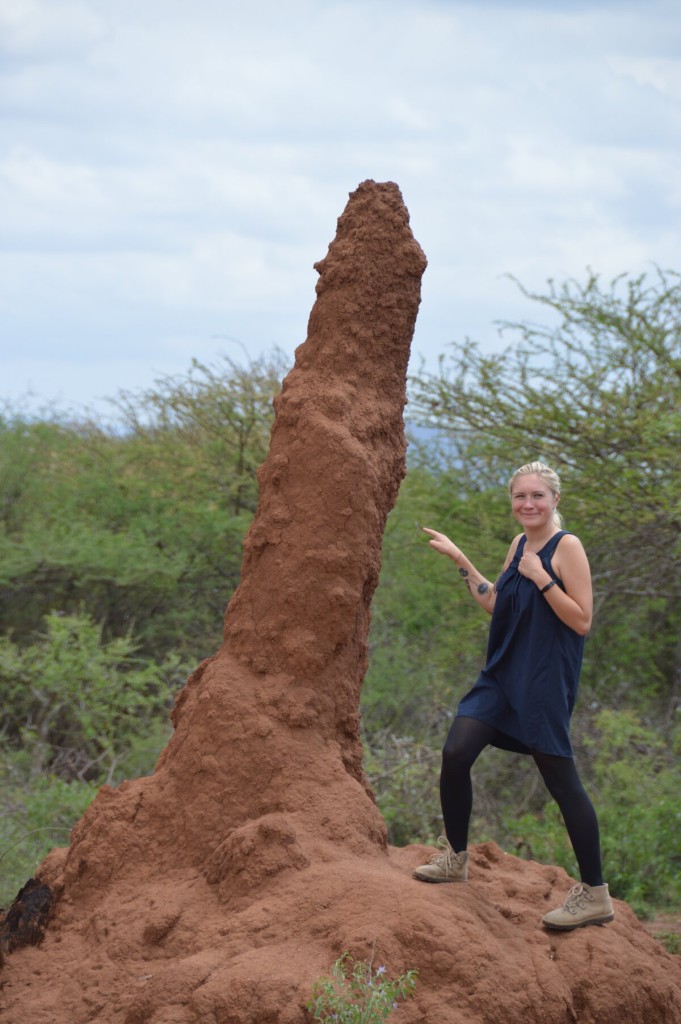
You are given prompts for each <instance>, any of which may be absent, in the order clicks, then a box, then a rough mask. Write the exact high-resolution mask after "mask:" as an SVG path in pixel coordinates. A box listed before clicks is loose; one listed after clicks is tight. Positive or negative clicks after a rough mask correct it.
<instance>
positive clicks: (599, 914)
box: [542, 883, 615, 931]
mask: <svg viewBox="0 0 681 1024" xmlns="http://www.w3.org/2000/svg"><path fill="white" fill-rule="evenodd" d="M614 919H615V912H614V910H613V909H612V902H611V900H610V896H609V894H608V887H607V885H583V884H581V883H580V884H578V885H573V887H572V888H571V889H570V892H569V893H568V897H567V899H566V901H565V903H564V904H563V906H562V907H561V908H560V910H550V911H549V913H548V914H546V915H545V917H544V918H543V919H542V923H543V924H544V925H545V926H546V927H547V928H557V929H559V930H560V931H570V930H571V929H572V928H582V927H583V926H584V925H585V924H605V923H606V921H614Z"/></svg>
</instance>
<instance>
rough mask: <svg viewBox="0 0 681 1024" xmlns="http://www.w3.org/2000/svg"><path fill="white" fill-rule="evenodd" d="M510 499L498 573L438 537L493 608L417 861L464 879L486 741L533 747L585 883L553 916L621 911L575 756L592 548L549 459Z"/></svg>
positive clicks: (553, 920) (555, 921) (577, 918)
mask: <svg viewBox="0 0 681 1024" xmlns="http://www.w3.org/2000/svg"><path fill="white" fill-rule="evenodd" d="M509 492H510V497H511V509H512V512H513V515H514V517H515V519H516V520H517V521H518V523H519V524H520V526H521V527H522V531H523V532H522V533H520V534H518V535H517V536H516V537H515V538H514V540H513V542H512V544H511V546H510V548H509V550H508V554H507V556H506V561H505V562H504V566H503V569H502V571H501V575H500V576H499V578H498V579H497V581H496V583H495V584H494V585H492V584H491V583H490V582H489V581H488V580H486V579H485V578H484V576H482V575H481V574H480V573H479V572H478V570H477V569H476V568H475V566H474V565H473V563H472V562H471V561H470V560H469V559H468V558H467V557H466V556H465V555H464V554H463V552H462V551H460V550H459V548H458V547H457V546H456V545H455V544H454V543H453V542H452V541H451V540H450V539H449V538H448V537H446V536H445V535H444V534H443V533H438V532H437V531H436V530H430V529H427V528H424V529H425V532H426V533H427V534H428V535H429V536H430V538H431V540H430V546H431V547H432V548H434V549H435V551H438V552H439V553H440V554H443V555H446V556H447V557H448V558H451V559H452V561H454V562H455V563H456V565H457V566H458V569H459V574H460V575H461V577H462V578H463V580H464V581H465V583H466V584H467V586H468V589H469V590H470V593H471V594H472V595H473V597H474V598H475V600H476V601H477V602H478V604H479V605H480V606H481V607H482V608H484V609H485V611H487V612H489V613H490V614H491V616H492V623H491V626H490V634H489V642H488V647H487V664H486V665H485V667H484V668H483V670H482V672H481V673H480V676H479V677H478V680H477V682H476V684H475V686H474V687H473V689H472V690H470V692H469V693H467V694H466V696H465V697H464V698H463V700H462V701H461V703H460V704H459V707H458V710H457V714H456V718H455V719H454V723H453V725H452V727H451V729H450V732H449V735H448V737H447V740H446V743H445V746H444V749H443V752H442V771H441V775H440V799H441V803H442V814H443V818H444V824H445V832H446V837H445V836H443V837H441V839H440V840H439V842H440V844H441V845H442V846H443V847H444V852H443V853H441V854H437V855H436V856H435V857H433V859H432V860H431V862H430V863H429V864H425V865H423V866H422V867H419V868H417V869H416V870H415V872H414V875H415V877H416V878H418V879H420V880H421V881H424V882H465V881H466V878H467V867H468V865H467V860H468V853H467V852H466V848H467V845H468V824H469V821H470V816H471V808H472V802H473V790H472V785H471V775H470V772H471V768H472V766H473V764H474V762H475V760H476V759H477V757H478V755H479V754H480V753H481V752H482V750H483V749H484V748H485V747H486V746H487V745H488V744H489V745H492V746H495V747H501V748H503V749H504V750H513V751H517V752H519V753H523V754H531V755H532V757H533V758H534V761H535V763H536V765H537V767H538V769H539V771H540V772H541V775H542V778H543V780H544V782H545V784H546V786H547V789H548V790H549V793H550V794H551V795H552V796H553V798H554V799H555V800H556V802H557V804H558V806H559V808H560V811H561V813H562V815H563V820H564V822H565V826H566V828H567V832H568V835H569V837H570V841H571V843H572V847H573V849H574V852H575V857H576V858H577V863H578V865H579V870H580V877H581V884H580V885H575V886H574V887H573V888H572V889H571V890H570V892H569V894H568V898H567V900H566V902H565V904H564V906H563V907H561V908H559V909H557V910H552V911H551V912H550V913H548V914H546V916H545V917H544V919H543V923H544V924H545V925H546V926H547V927H549V928H558V929H571V928H578V927H580V926H582V925H587V924H603V923H604V922H605V921H612V920H613V918H614V913H613V908H612V903H611V901H610V896H609V894H608V887H607V885H605V884H604V883H603V877H602V874H601V855H600V840H599V832H598V820H597V818H596V813H595V811H594V809H593V806H592V804H591V801H590V800H589V797H588V796H587V794H586V792H585V790H584V788H583V786H582V784H581V782H580V779H579V776H578V774H577V770H576V768H575V764H574V761H573V756H572V745H571V743H570V734H569V727H570V715H571V714H572V709H573V707H574V702H575V697H576V695H577V686H578V682H579V672H580V668H581V663H582V653H583V649H584V637H585V636H586V634H587V633H588V631H589V628H590V626H591V614H592V592H591V573H590V570H589V563H588V560H587V557H586V553H585V551H584V548H583V547H582V545H581V543H580V541H579V540H578V539H577V537H575V536H574V535H573V534H571V533H567V532H566V531H565V530H563V529H562V522H561V518H560V516H559V514H558V511H557V506H558V502H559V500H560V481H559V479H558V476H557V474H556V473H554V472H553V470H551V469H549V468H548V467H547V466H545V465H543V463H541V462H531V463H528V464H527V465H526V466H521V468H520V469H518V470H516V472H515V473H514V474H513V476H512V477H511V480H510V483H509Z"/></svg>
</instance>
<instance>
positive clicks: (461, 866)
mask: <svg viewBox="0 0 681 1024" xmlns="http://www.w3.org/2000/svg"><path fill="white" fill-rule="evenodd" d="M437 845H438V846H441V847H442V848H443V850H444V853H436V854H435V856H434V857H431V858H430V863H429V864H422V865H421V867H420V868H416V870H415V871H414V873H413V874H414V878H418V879H419V881H421V882H465V881H466V880H467V878H468V853H467V852H466V851H465V850H463V851H462V852H461V853H454V850H453V849H452V848H451V846H450V845H449V842H448V840H447V837H446V836H440V838H439V839H438V841H437Z"/></svg>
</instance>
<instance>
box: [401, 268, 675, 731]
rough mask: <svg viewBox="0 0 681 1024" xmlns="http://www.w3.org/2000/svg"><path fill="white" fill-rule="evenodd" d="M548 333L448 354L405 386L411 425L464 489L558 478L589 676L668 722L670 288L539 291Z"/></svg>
mask: <svg viewBox="0 0 681 1024" xmlns="http://www.w3.org/2000/svg"><path fill="white" fill-rule="evenodd" d="M521 290H523V292H524V294H526V295H527V297H528V299H530V300H531V301H533V302H534V303H536V304H538V305H539V306H541V307H542V309H543V311H544V314H545V315H547V316H548V319H549V324H548V325H542V324H538V323H532V322H525V323H504V324H503V325H502V327H503V329H504V331H505V332H510V333H512V334H513V336H514V341H513V343H512V344H511V345H510V346H509V347H507V348H506V350H505V351H504V352H502V353H500V354H493V355H485V354H483V353H482V352H481V350H480V348H479V347H478V346H477V345H474V344H470V343H466V344H460V345H456V346H454V347H453V352H452V354H451V356H450V357H449V358H444V357H443V358H442V359H441V361H440V365H439V369H438V371H437V372H436V373H426V372H421V373H420V374H418V375H417V376H416V377H415V378H414V379H413V380H412V385H411V405H410V410H411V413H412V415H414V414H416V416H417V418H418V419H419V421H420V422H421V423H423V424H425V425H428V426H430V427H435V428H437V430H438V431H439V433H440V434H441V435H446V436H447V437H448V439H449V441H450V458H451V459H452V460H453V461H454V462H455V463H456V464H457V466H458V467H459V473H460V479H461V481H462V486H463V487H464V488H479V487H483V488H484V487H487V486H498V485H499V484H500V483H501V482H502V481H505V480H507V479H508V476H509V474H510V472H511V471H512V470H513V469H514V468H515V467H516V466H518V465H521V464H523V463H525V462H527V461H529V460H530V459H535V458H540V459H543V460H544V461H546V462H548V463H549V464H550V465H553V466H554V467H555V468H556V469H557V470H558V471H559V472H560V473H561V475H562V477H563V482H564V488H565V495H564V501H563V505H562V509H563V512H564V515H565V517H566V520H567V525H568V526H569V527H570V528H572V529H574V530H575V532H578V533H579V534H580V536H581V537H582V539H583V541H584V543H585V545H586V547H587V550H588V553H589V556H590V559H591V562H592V568H593V571H594V590H595V598H596V617H595V625H596V627H597V628H595V629H594V632H593V636H592V638H591V639H590V641H589V649H588V650H589V658H588V659H587V666H586V668H587V672H586V675H587V678H588V681H589V683H590V684H591V686H592V687H593V688H594V692H595V693H596V694H597V695H602V696H606V695H607V697H608V699H610V700H613V699H617V698H620V697H623V696H625V695H626V697H627V698H628V699H630V700H636V699H637V694H644V695H645V696H646V697H650V696H652V695H653V694H656V695H657V696H658V697H659V698H661V699H663V700H664V706H665V709H666V713H667V715H668V716H669V718H670V719H671V717H672V712H673V710H674V708H675V707H676V706H677V703H678V697H679V677H680V674H681V648H680V647H679V641H678V636H679V606H680V602H679V598H680V597H681V577H680V575H679V572H678V565H679V556H680V555H681V475H680V474H679V468H680V463H681V278H680V277H679V275H678V274H676V273H674V272H671V271H667V272H663V271H660V270H658V271H657V272H656V273H655V274H654V275H653V276H652V277H650V276H647V275H642V276H640V277H635V278H631V277H626V276H622V277H619V278H616V279H615V280H614V281H612V282H611V283H610V284H609V285H603V284H602V282H601V280H600V279H599V277H598V276H597V275H596V274H593V273H590V274H589V275H588V277H587V279H586V281H585V282H584V283H580V282H578V281H574V280H569V281H567V282H565V283H562V284H557V283H555V282H553V281H549V282H548V290H547V292H546V293H544V294H537V293H532V292H528V291H525V290H524V289H521Z"/></svg>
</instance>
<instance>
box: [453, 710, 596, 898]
mask: <svg viewBox="0 0 681 1024" xmlns="http://www.w3.org/2000/svg"><path fill="white" fill-rule="evenodd" d="M496 736H497V730H496V729H495V728H494V727H493V726H491V725H487V723H486V722H479V721H478V720H477V719H476V718H464V717H458V718H455V719H454V722H453V724H452V727H451V729H450V730H449V735H448V736H447V740H446V742H445V745H444V748H443V751H442V772H441V774H440V801H441V803H442V816H443V818H444V823H445V832H446V833H447V838H448V840H449V842H450V843H451V845H452V847H453V849H454V850H455V851H456V852H457V853H459V852H460V851H461V850H465V849H466V847H467V845H468V824H469V822H470V818H471V810H472V808H473V786H472V784H471V768H472V767H473V765H474V763H475V761H476V760H477V758H478V756H479V754H480V753H481V752H482V751H483V750H484V748H485V747H486V746H488V745H489V744H490V743H492V741H493V740H494V739H495V737H496ZM532 756H533V758H534V760H535V763H536V765H537V767H538V769H539V771H540V772H541V776H542V778H543V780H544V782H545V784H546V788H547V789H548V791H549V793H550V794H551V796H552V797H553V799H554V800H555V801H556V803H557V804H558V807H559V808H560V812H561V814H562V815H563V821H564V822H565V827H566V829H567V833H568V836H569V837H570V842H571V843H572V848H573V850H574V851H575V857H576V858H577V864H578V865H579V872H580V877H581V880H582V881H583V882H585V883H586V884H587V885H602V884H603V877H602V874H601V850H600V836H599V832H598V818H597V817H596V812H595V811H594V809H593V805H592V803H591V801H590V799H589V797H588V796H587V794H586V791H585V789H584V787H583V785H582V783H581V782H580V779H579V775H578V774H577V769H576V768H575V763H574V761H573V760H572V758H571V757H556V756H555V755H553V754H540V753H537V752H533V754H532Z"/></svg>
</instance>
